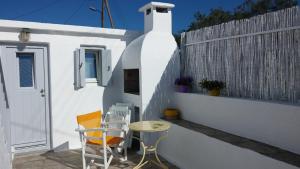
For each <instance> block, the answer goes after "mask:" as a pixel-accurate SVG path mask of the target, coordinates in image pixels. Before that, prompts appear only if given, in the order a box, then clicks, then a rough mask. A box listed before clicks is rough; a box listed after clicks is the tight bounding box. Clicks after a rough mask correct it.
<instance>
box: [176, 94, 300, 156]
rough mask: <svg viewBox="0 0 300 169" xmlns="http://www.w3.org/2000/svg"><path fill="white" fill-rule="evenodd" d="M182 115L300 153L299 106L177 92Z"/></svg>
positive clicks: (177, 103)
mask: <svg viewBox="0 0 300 169" xmlns="http://www.w3.org/2000/svg"><path fill="white" fill-rule="evenodd" d="M174 104H175V105H176V106H175V107H177V108H179V109H180V111H181V113H182V114H181V115H182V118H183V119H185V120H188V121H192V122H195V123H200V124H203V125H206V126H209V127H213V128H216V129H219V130H223V131H226V132H229V133H232V134H236V135H239V136H242V137H246V138H250V139H254V140H257V141H260V142H264V143H267V144H270V145H273V146H276V147H280V148H282V149H285V150H288V151H291V152H294V153H297V154H300V144H299V143H300V132H299V131H300V123H299V119H300V106H299V105H287V104H278V103H271V102H264V101H255V100H246V99H238V98H227V97H212V96H207V95H202V94H187V93H175V95H174Z"/></svg>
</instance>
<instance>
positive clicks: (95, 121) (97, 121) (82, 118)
mask: <svg viewBox="0 0 300 169" xmlns="http://www.w3.org/2000/svg"><path fill="white" fill-rule="evenodd" d="M101 120H102V113H101V111H96V112H92V113H88V114H83V115H79V116H77V123H78V126H79V127H84V128H85V129H90V128H100V127H101ZM86 136H88V137H102V132H101V131H91V132H86ZM89 141H90V142H97V140H89Z"/></svg>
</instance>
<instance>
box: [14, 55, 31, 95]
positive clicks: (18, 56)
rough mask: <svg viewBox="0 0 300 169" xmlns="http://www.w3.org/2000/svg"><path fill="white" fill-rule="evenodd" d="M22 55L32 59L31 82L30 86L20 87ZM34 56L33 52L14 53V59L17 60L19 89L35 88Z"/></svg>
mask: <svg viewBox="0 0 300 169" xmlns="http://www.w3.org/2000/svg"><path fill="white" fill-rule="evenodd" d="M22 55H28V56H30V57H32V71H31V74H32V75H31V81H32V86H26V87H24V86H21V74H20V71H21V70H20V57H23V56H22ZM35 57H36V54H35V52H16V58H17V62H18V63H17V69H18V70H17V71H18V81H19V82H18V88H19V89H35V88H36V73H35V72H36V70H35V69H36V58H35Z"/></svg>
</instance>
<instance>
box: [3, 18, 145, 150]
mask: <svg viewBox="0 0 300 169" xmlns="http://www.w3.org/2000/svg"><path fill="white" fill-rule="evenodd" d="M23 27H25V28H29V29H30V30H31V39H30V42H31V43H34V44H35V45H38V44H40V43H43V44H47V45H48V48H49V55H48V60H49V80H50V90H49V91H50V93H48V96H49V97H50V101H51V103H50V107H51V109H50V112H51V118H50V119H51V126H52V127H51V134H52V135H51V136H52V139H51V140H52V148H54V149H55V148H59V147H64V148H71V149H72V148H79V147H80V141H79V136H78V133H76V132H75V128H76V127H77V122H76V116H77V115H79V114H84V113H88V112H92V111H95V110H103V109H104V107H109V106H110V104H111V103H113V102H114V101H120V100H118V98H117V96H118V95H117V94H118V93H117V92H118V91H115V90H111V89H113V88H114V85H117V83H120V82H119V81H117V80H116V78H117V77H112V81H115V82H112V85H110V86H108V87H106V88H105V87H101V86H97V85H96V84H87V85H86V87H85V88H83V89H80V90H74V85H73V83H74V54H73V52H74V50H75V49H76V48H79V47H80V46H81V45H91V46H105V47H106V48H107V49H111V51H112V69H113V71H114V72H116V70H115V69H121V68H120V67H118V66H117V64H118V62H119V61H120V57H121V55H122V53H123V51H124V49H125V48H126V46H127V45H128V44H129V42H130V41H132V40H133V39H135V38H136V37H138V36H139V35H140V33H139V32H132V31H126V30H114V29H99V28H91V27H82V26H70V25H56V24H42V23H32V22H16V21H6V20H0V42H1V43H2V44H5V43H7V42H15V43H19V39H18V35H19V31H20V30H21V28H23ZM8 30H9V31H8Z"/></svg>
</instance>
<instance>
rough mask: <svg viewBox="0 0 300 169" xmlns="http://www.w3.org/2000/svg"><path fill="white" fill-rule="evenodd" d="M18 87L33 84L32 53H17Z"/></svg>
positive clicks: (31, 85)
mask: <svg viewBox="0 0 300 169" xmlns="http://www.w3.org/2000/svg"><path fill="white" fill-rule="evenodd" d="M17 59H18V61H19V83H20V87H33V84H34V54H33V53H18V54H17Z"/></svg>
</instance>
